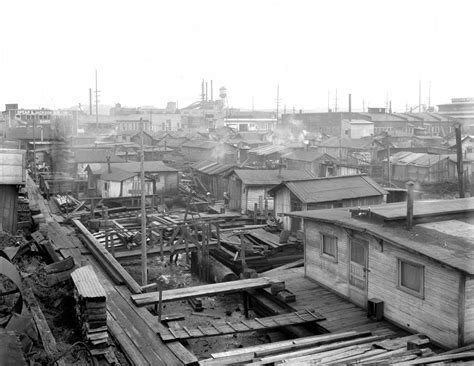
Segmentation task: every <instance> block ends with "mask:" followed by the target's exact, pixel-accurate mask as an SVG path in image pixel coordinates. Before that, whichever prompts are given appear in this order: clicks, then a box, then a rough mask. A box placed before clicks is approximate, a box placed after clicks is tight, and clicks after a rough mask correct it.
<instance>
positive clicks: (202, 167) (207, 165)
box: [192, 160, 237, 175]
mask: <svg viewBox="0 0 474 366" xmlns="http://www.w3.org/2000/svg"><path fill="white" fill-rule="evenodd" d="M236 166H237V165H236V164H220V163H216V162H215V161H210V160H205V161H200V162H197V163H195V164H193V165H192V168H193V169H194V170H197V171H198V172H201V173H204V174H208V175H213V174H221V173H224V172H226V171H228V170H230V169H233V168H235V167H236Z"/></svg>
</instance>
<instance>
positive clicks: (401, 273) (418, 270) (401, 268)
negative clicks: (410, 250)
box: [398, 259, 425, 297]
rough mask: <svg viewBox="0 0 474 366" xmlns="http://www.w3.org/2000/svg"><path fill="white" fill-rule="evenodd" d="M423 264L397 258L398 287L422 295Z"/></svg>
mask: <svg viewBox="0 0 474 366" xmlns="http://www.w3.org/2000/svg"><path fill="white" fill-rule="evenodd" d="M424 271H425V268H424V266H422V265H420V264H416V263H413V262H408V261H405V260H402V259H399V260H398V287H399V288H400V289H401V290H403V291H405V292H408V293H410V294H412V295H415V296H418V297H424Z"/></svg>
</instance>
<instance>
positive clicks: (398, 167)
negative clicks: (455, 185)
mask: <svg viewBox="0 0 474 366" xmlns="http://www.w3.org/2000/svg"><path fill="white" fill-rule="evenodd" d="M456 162H457V157H456V155H447V154H425V153H413V152H405V151H401V152H398V153H396V154H394V155H392V156H391V158H390V173H391V179H392V180H394V181H397V182H407V181H409V180H411V181H413V182H417V183H420V184H433V183H444V182H447V181H455V180H456V179H457V167H456V164H457V163H456ZM463 169H464V172H465V176H469V175H470V174H471V162H470V161H468V160H465V161H463ZM384 176H385V177H386V178H388V164H387V163H386V164H385V166H384Z"/></svg>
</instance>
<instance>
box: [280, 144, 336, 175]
mask: <svg viewBox="0 0 474 366" xmlns="http://www.w3.org/2000/svg"><path fill="white" fill-rule="evenodd" d="M282 158H283V164H285V167H286V169H289V170H305V171H307V172H311V173H313V174H314V175H316V176H317V177H327V176H331V175H334V174H333V173H335V172H334V170H335V169H334V168H332V169H331V167H334V166H335V164H336V162H337V159H336V158H335V157H333V156H331V155H329V154H326V153H319V152H318V151H316V150H315V149H298V150H293V151H291V152H289V153H287V154H285V155H283V156H282Z"/></svg>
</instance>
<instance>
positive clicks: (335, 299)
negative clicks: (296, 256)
mask: <svg viewBox="0 0 474 366" xmlns="http://www.w3.org/2000/svg"><path fill="white" fill-rule="evenodd" d="M263 275H265V276H267V277H269V278H273V279H275V280H280V281H285V287H286V289H287V290H289V291H291V292H293V293H294V294H295V295H296V301H295V302H292V303H289V304H287V305H289V306H290V307H291V309H292V310H293V311H298V310H301V309H305V308H312V309H315V310H316V311H317V312H318V313H320V314H322V315H323V316H324V317H325V318H326V319H325V320H323V321H320V322H318V326H319V327H321V328H322V330H323V331H327V332H330V333H336V332H346V331H350V330H355V331H359V332H364V331H376V330H380V331H382V332H384V331H386V332H392V333H394V334H396V335H400V336H404V335H407V334H409V333H408V332H406V331H405V330H403V329H401V328H399V327H397V326H395V325H394V324H392V323H390V322H388V321H385V320H382V321H379V322H374V321H372V320H370V319H369V318H367V313H366V311H365V310H364V309H362V308H360V307H358V306H357V305H355V304H353V303H351V302H350V301H348V300H346V299H344V298H342V297H341V296H338V295H337V294H335V293H334V292H331V291H330V290H328V289H326V288H324V287H322V286H321V285H319V284H317V283H316V282H314V281H311V280H309V279H307V278H305V277H304V268H303V267H299V268H290V269H285V270H281V269H278V268H277V269H273V270H270V271H267V272H265V273H263Z"/></svg>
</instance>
